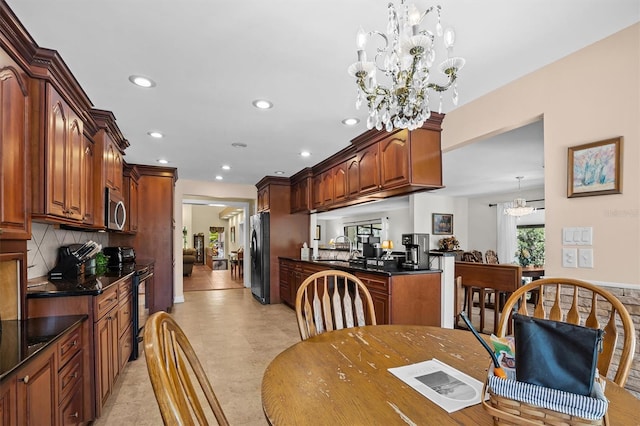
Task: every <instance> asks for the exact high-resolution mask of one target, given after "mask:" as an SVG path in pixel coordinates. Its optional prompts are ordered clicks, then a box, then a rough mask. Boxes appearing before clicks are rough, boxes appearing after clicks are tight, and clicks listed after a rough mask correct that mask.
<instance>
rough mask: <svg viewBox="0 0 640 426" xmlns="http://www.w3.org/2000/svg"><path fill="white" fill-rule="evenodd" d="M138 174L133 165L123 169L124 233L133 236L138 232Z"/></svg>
mask: <svg viewBox="0 0 640 426" xmlns="http://www.w3.org/2000/svg"><path fill="white" fill-rule="evenodd" d="M139 179H140V174H139V173H138V168H137V167H136V166H135V165H129V164H125V167H124V179H123V183H122V186H123V189H124V194H123V195H124V202H125V207H126V211H127V220H126V222H125V225H124V227H125V231H126V232H128V233H132V234H135V233H136V232H138V180H139Z"/></svg>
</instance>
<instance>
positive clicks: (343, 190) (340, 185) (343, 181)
mask: <svg viewBox="0 0 640 426" xmlns="http://www.w3.org/2000/svg"><path fill="white" fill-rule="evenodd" d="M332 173H333V201H334V202H336V203H337V202H340V201H345V200H346V199H347V190H348V188H347V163H343V164H340V165H337V166H335V167H334V168H333V169H332Z"/></svg>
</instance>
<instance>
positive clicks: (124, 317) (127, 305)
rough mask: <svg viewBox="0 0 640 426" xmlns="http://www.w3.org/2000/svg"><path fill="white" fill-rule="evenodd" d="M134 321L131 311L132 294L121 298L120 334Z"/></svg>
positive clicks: (119, 310)
mask: <svg viewBox="0 0 640 426" xmlns="http://www.w3.org/2000/svg"><path fill="white" fill-rule="evenodd" d="M131 321H133V316H132V312H131V294H128V295H126V296H125V297H123V298H122V299H121V302H120V307H119V308H118V336H120V335H121V334H122V333H123V332H124V331H125V330H126V329H127V327H128V326H129V325H130V324H131Z"/></svg>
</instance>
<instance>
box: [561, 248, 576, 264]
mask: <svg viewBox="0 0 640 426" xmlns="http://www.w3.org/2000/svg"><path fill="white" fill-rule="evenodd" d="M577 258H578V249H575V248H563V249H562V266H563V267H565V268H577V267H578V259H577Z"/></svg>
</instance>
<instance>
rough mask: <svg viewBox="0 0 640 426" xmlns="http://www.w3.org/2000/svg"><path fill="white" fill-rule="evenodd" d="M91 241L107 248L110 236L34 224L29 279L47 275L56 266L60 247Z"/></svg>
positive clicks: (28, 261)
mask: <svg viewBox="0 0 640 426" xmlns="http://www.w3.org/2000/svg"><path fill="white" fill-rule="evenodd" d="M89 240H92V241H95V242H96V243H98V244H101V245H102V246H103V247H106V246H107V245H108V243H109V234H107V233H104V232H82V231H70V230H67V229H60V228H55V227H54V226H53V225H48V224H45V223H37V222H33V223H32V225H31V239H30V240H29V241H27V250H28V252H27V279H32V278H36V277H41V276H44V275H47V274H48V273H49V271H50V270H51V269H53V267H54V266H55V265H56V259H57V257H58V248H59V247H61V246H66V245H69V244H76V243H78V244H82V243H85V242H87V241H89Z"/></svg>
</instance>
